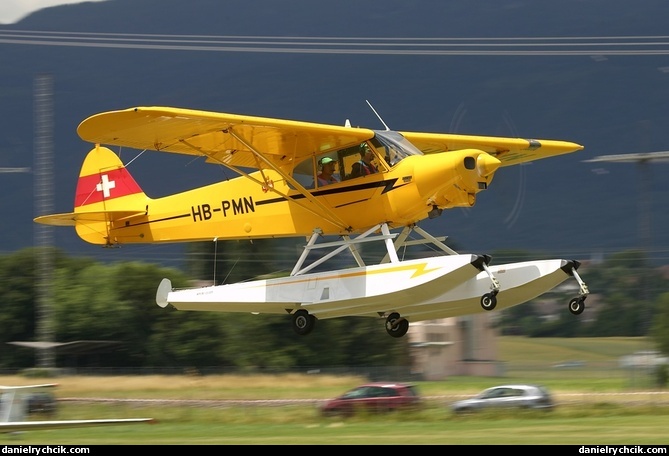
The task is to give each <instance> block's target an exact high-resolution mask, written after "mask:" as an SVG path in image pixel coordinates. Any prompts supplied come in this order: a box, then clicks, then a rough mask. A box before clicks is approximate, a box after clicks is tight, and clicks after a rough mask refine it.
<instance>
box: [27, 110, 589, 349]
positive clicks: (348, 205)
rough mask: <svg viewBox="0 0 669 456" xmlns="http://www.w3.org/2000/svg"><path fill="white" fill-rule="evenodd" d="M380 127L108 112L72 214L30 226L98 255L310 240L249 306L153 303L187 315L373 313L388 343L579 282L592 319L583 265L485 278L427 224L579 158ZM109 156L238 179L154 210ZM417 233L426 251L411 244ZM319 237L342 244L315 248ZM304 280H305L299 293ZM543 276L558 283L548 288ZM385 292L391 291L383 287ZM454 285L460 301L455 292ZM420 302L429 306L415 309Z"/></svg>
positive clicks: (94, 138) (537, 146)
mask: <svg viewBox="0 0 669 456" xmlns="http://www.w3.org/2000/svg"><path fill="white" fill-rule="evenodd" d="M370 107H371V105H370ZM372 109H373V108H372ZM375 113H376V111H375ZM379 119H380V117H379ZM380 120H381V119H380ZM381 123H383V120H381ZM384 127H385V129H383V130H372V129H367V128H357V127H356V128H354V127H351V126H350V123H349V122H348V121H347V122H346V124H345V125H344V126H335V125H326V124H318V123H311V122H301V121H294V120H284V119H275V118H266V117H255V116H247V115H237V114H227V113H218V112H207V111H198V110H191V109H181V108H170V107H136V108H131V109H126V110H120V111H111V112H104V113H101V114H97V115H93V116H91V117H89V118H87V119H85V120H84V121H83V122H82V123H81V124H80V125H79V127H78V130H77V131H78V134H79V136H80V137H81V138H82V139H84V140H85V141H88V142H91V143H93V144H95V146H94V147H93V149H92V150H91V151H90V152H89V153H88V155H87V157H86V159H85V160H84V163H83V165H82V168H81V172H80V174H79V181H78V184H77V188H76V196H75V203H74V211H73V212H71V213H66V214H56V215H45V216H41V217H37V218H36V219H35V221H36V222H38V223H44V224H50V225H64V226H74V227H75V229H76V232H77V234H78V235H79V236H80V237H81V238H82V239H83V240H85V241H86V242H89V243H92V244H99V245H104V246H114V245H119V244H129V243H167V242H189V241H213V240H229V239H258V238H278V237H296V236H300V237H307V238H309V241H308V244H307V245H306V246H305V250H304V252H303V255H302V257H301V258H300V259H299V260H298V262H297V264H296V266H295V268H294V270H293V271H292V273H291V277H290V278H279V279H276V281H275V282H271V283H265V282H262V283H260V282H258V283H256V284H255V285H256V288H255V292H257V293H255V292H254V293H255V294H254V293H251V292H250V291H249V290H250V288H249V284H248V283H247V284H245V285H243V286H242V288H241V289H240V290H235V291H234V292H233V290H232V289H226V290H225V292H221V293H218V292H216V293H212V291H213V290H214V289H215V288H212V290H207V291H206V292H201V290H198V291H195V293H196V294H197V295H198V296H199V297H198V298H194V297H193V296H190V295H188V296H186V295H179V294H178V292H177V291H176V290H172V289H171V284H170V283H169V281H166V282H165V281H164V283H163V284H161V285H160V287H159V290H158V294H157V297H156V299H157V302H158V304H159V305H163V306H165V305H168V304H170V305H172V306H174V307H176V308H183V309H191V310H219V311H241V312H254V313H255V312H260V313H262V312H273V313H277V312H278V313H288V314H290V315H292V318H293V325H294V329H295V330H296V331H297V332H298V333H300V334H306V333H308V332H310V331H311V329H312V328H313V324H314V323H315V320H316V319H317V318H332V317H336V316H343V315H363V316H377V317H378V316H382V317H385V318H387V328H389V329H388V332H389V333H390V334H391V335H393V336H395V337H400V336H402V335H404V333H406V329H408V321H407V318H405V316H406V317H408V316H410V315H413V318H412V321H418V320H420V319H431V318H440V317H441V316H452V315H462V314H467V313H472V312H475V311H477V310H474V309H472V307H471V305H470V304H471V301H472V299H475V300H476V301H477V303H478V302H479V300H480V304H481V307H480V308H479V310H480V309H481V308H482V309H485V310H492V309H493V308H495V306H496V305H497V300H498V297H502V296H505V291H507V289H508V291H509V292H510V291H511V290H510V289H516V292H515V295H514V296H513V297H512V296H509V297H508V300H505V301H504V302H503V303H501V304H500V305H501V307H500V308H503V307H508V306H509V305H516V304H520V303H521V302H525V301H527V300H528V299H532V298H533V297H535V296H538V295H539V294H541V293H543V292H545V291H547V290H549V289H551V288H552V287H554V286H556V285H557V284H559V283H560V282H561V281H563V280H564V279H566V278H567V277H569V276H575V277H576V278H577V280H578V282H579V285H580V288H581V292H580V295H579V297H578V298H574V299H573V300H572V301H573V302H570V305H569V307H570V310H572V312H574V313H580V312H582V310H583V301H584V299H585V297H586V296H587V294H588V291H587V287H586V286H585V284H584V283H583V282H582V281H581V280H580V278H578V275H577V274H576V272H575V271H576V269H577V268H578V262H576V261H573V260H569V261H567V260H554V262H553V263H551V264H550V265H548V263H543V262H530V263H528V264H520V263H519V264H518V266H516V265H503V266H498V267H497V268H495V270H491V268H488V264H489V262H490V257H489V256H487V255H458V254H457V253H456V252H454V251H452V250H451V249H450V248H449V247H448V246H446V245H445V244H444V243H443V242H442V241H443V239H438V238H435V237H433V236H431V235H430V234H429V233H427V232H425V231H424V230H421V229H420V228H418V226H417V225H418V223H419V222H420V221H422V220H424V219H427V218H434V217H438V216H439V215H441V213H442V211H443V210H444V209H450V208H454V207H471V206H474V205H475V203H476V197H477V194H478V193H479V192H481V191H483V190H486V189H487V188H488V186H489V185H490V184H491V182H492V180H493V177H494V175H495V172H496V171H497V170H498V169H499V168H502V167H505V166H511V165H517V164H521V163H525V162H529V161H533V160H538V159H542V158H548V157H553V156H557V155H561V154H567V153H572V152H576V151H579V150H581V149H583V146H581V145H579V144H576V143H573V142H567V141H558V140H546V139H521V138H503V137H492V136H468V135H454V134H444V133H420V132H399V131H393V130H390V129H389V128H388V127H387V126H386V125H385V123H384ZM105 146H122V147H129V148H132V149H136V150H142V151H144V150H153V151H159V152H167V153H177V154H185V155H191V156H194V157H202V158H203V159H204V160H205V161H206V162H208V163H212V164H216V165H220V166H223V167H226V168H229V169H231V170H232V171H234V172H235V173H237V174H238V175H239V177H236V178H233V179H230V180H225V181H221V182H217V183H215V184H211V185H207V186H203V187H200V188H196V189H192V190H189V191H186V192H182V193H177V194H174V195H169V196H165V197H161V198H151V197H149V196H147V195H146V194H145V193H144V192H143V191H142V189H141V187H140V186H139V185H138V184H137V182H136V181H135V180H134V179H133V177H132V176H131V175H130V173H129V171H128V169H127V168H126V167H125V166H124V164H123V163H122V162H121V160H120V158H119V157H118V155H117V154H115V153H114V152H113V151H112V150H110V149H109V148H107V147H105ZM332 171H334V174H330V173H331V172H332ZM393 230H401V232H399V233H393V232H392V231H393ZM411 233H417V234H418V235H420V236H421V237H422V238H423V239H422V241H409V235H410V234H411ZM323 236H338V237H339V238H340V240H339V241H337V242H334V243H327V244H322V243H321V244H317V241H318V240H320V239H322V237H323ZM352 236H355V238H352ZM373 241H381V242H384V243H385V245H386V248H387V252H388V253H387V255H386V258H385V259H384V260H383V261H382V262H381V264H379V265H371V266H367V265H365V264H364V261H363V260H362V258H361V257H360V255H359V254H358V252H357V250H356V245H359V244H360V243H361V242H373ZM409 242H414V243H415V242H430V243H433V244H435V245H436V246H437V247H438V248H439V249H440V250H442V251H443V252H444V253H445V254H446V255H445V257H442V258H440V259H423V260H420V261H422V263H421V262H420V261H419V262H418V263H416V264H413V263H407V262H402V261H400V260H399V258H398V256H397V251H398V249H399V248H401V247H403V246H406V245H408V243H409ZM317 248H332V251H331V252H330V253H327V254H325V255H323V256H322V257H321V258H320V259H319V260H317V261H316V262H314V263H312V264H311V265H308V266H306V267H305V266H304V263H305V260H306V256H307V254H308V253H309V252H311V251H312V250H314V249H317ZM342 251H350V253H351V254H352V255H353V257H354V258H355V261H356V262H357V264H358V269H350V270H349V269H345V270H339V271H332V272H330V274H329V275H327V276H323V277H321V276H319V275H318V274H315V273H310V271H311V270H312V269H313V268H314V267H316V266H318V265H320V264H322V263H323V262H325V261H327V260H328V259H329V258H332V257H333V256H335V255H337V254H339V253H341V252H342ZM449 257H451V258H449ZM551 261H553V260H551ZM504 266H505V267H504ZM370 268H371V269H370ZM516 268H517V273H516V276H517V277H515V278H514V279H513V280H510V281H505V280H503V279H500V278H498V277H497V275H500V276H501V275H502V274H506V276H505V277H510V276H511V275H512V274H510V273H508V271H510V270H514V269H516ZM435 271H436V272H435ZM537 271H540V272H538V273H537ZM333 274H334V275H333ZM298 276H307V277H306V278H305V277H301V278H300V279H299V280H298V279H297V278H298ZM546 277H551V279H550V280H548V282H546ZM417 278H420V280H418V279H417ZM166 280H167V279H166ZM389 281H393V284H395V285H396V286H393V287H385V289H386V290H388V289H390V290H392V291H384V290H382V289H381V288H383V285H388V283H389ZM334 282H336V285H333V283H334ZM298 283H305V284H306V286H305V287H304V288H302V287H301V285H298ZM437 283H440V284H441V285H440V286H439V287H438V291H437V286H436V284H437ZM251 284H252V285H253V283H251ZM538 284H541V285H540V286H539V285H538ZM233 285H239V284H233ZM326 285H327V286H326ZM460 285H463V286H464V288H465V289H464V291H463V290H460V291H458V289H459V286H460ZM229 286H230V285H219V287H229ZM505 286H506V287H507V288H506V289H505ZM518 287H520V289H522V290H523V291H522V292H518V290H517V289H518ZM537 287H538V288H537ZM376 288H379V289H378V290H377V289H376ZM269 289H271V290H273V291H272V292H269V291H268V290H269ZM326 289H327V292H326V291H325V290H326ZM216 290H218V289H216ZM259 290H262V291H259ZM276 290H278V291H276ZM448 290H450V291H448ZM275 291H276V296H275V295H274V294H273V293H274V292H275ZM449 292H450V293H454V294H451V295H448V293H449ZM444 293H446V295H445V294H444ZM500 293H501V294H500ZM250 294H254V297H253V298H252V299H251V298H248V296H249V295H250ZM498 295H499V296H498ZM214 296H216V297H214ZM245 296H246V297H245ZM203 297H208V298H209V300H207V299H206V298H203ZM414 297H422V298H420V299H422V301H421V302H420V303H419V304H418V305H412V306H411V307H410V308H406V305H405V304H407V303H408V302H407V300H408V299H411V298H414ZM203 299H204V300H203ZM444 303H445V304H444ZM449 303H450V304H449ZM402 309H403V310H402ZM400 312H401V314H400ZM400 315H401V316H400Z"/></svg>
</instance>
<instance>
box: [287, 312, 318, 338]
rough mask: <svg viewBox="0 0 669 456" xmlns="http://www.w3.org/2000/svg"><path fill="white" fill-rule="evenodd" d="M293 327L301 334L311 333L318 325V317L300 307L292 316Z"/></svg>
mask: <svg viewBox="0 0 669 456" xmlns="http://www.w3.org/2000/svg"><path fill="white" fill-rule="evenodd" d="M292 323H293V329H294V330H295V332H296V333H297V334H299V335H300V336H306V335H307V334H309V333H310V332H311V331H312V330H313V329H314V326H315V325H316V317H314V316H313V315H310V314H309V312H307V311H306V310H304V309H300V310H298V311H297V312H295V313H294V314H293V316H292Z"/></svg>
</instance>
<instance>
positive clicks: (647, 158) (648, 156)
mask: <svg viewBox="0 0 669 456" xmlns="http://www.w3.org/2000/svg"><path fill="white" fill-rule="evenodd" d="M584 161H585V162H590V163H593V162H610V163H635V164H636V165H637V169H638V179H639V182H638V189H639V196H638V212H639V214H638V217H639V219H638V230H639V245H640V249H641V251H642V252H643V254H644V256H645V260H646V261H648V259H649V255H650V253H651V252H652V248H653V230H652V214H653V207H652V197H651V195H652V175H651V164H652V163H669V151H662V152H646V153H636V154H619V155H600V156H598V157H595V158H592V159H590V160H584ZM646 277H647V274H645V271H644V273H642V280H641V286H642V290H641V295H642V296H643V298H644V300H645V301H646V303H647V304H648V306H650V303H649V302H648V301H649V297H648V286H647V283H646ZM647 312H648V314H646V315H645V318H644V320H645V321H644V322H643V323H644V326H645V327H644V328H642V329H643V332H644V334H645V333H647V332H648V329H649V328H650V323H651V322H650V314H649V313H650V307H648V311H647Z"/></svg>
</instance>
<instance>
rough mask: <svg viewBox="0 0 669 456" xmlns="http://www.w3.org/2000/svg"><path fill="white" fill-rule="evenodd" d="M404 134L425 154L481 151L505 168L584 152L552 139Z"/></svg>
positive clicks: (576, 145) (572, 145)
mask: <svg viewBox="0 0 669 456" xmlns="http://www.w3.org/2000/svg"><path fill="white" fill-rule="evenodd" d="M401 134H402V136H404V137H405V138H406V139H407V140H409V142H411V143H412V144H413V145H414V146H416V147H417V148H418V149H420V151H421V152H423V153H424V154H433V153H439V152H448V151H454V150H461V149H478V150H482V151H484V152H487V153H489V154H490V155H492V156H494V157H495V158H497V159H498V160H499V161H501V162H502V164H501V166H511V165H518V164H520V163H525V162H529V161H534V160H539V159H541V158H548V157H553V156H556V155H562V154H567V153H571V152H575V151H578V150H581V149H583V146H581V145H580V144H575V143H572V142H569V141H557V140H552V139H523V138H504V137H498V136H469V135H453V134H442V133H416V132H401Z"/></svg>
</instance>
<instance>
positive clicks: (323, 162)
mask: <svg viewBox="0 0 669 456" xmlns="http://www.w3.org/2000/svg"><path fill="white" fill-rule="evenodd" d="M328 163H334V160H333V159H332V158H330V157H323V158H321V159H320V160H319V161H318V164H319V165H320V167H321V168H322V167H323V165H327V164H328Z"/></svg>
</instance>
